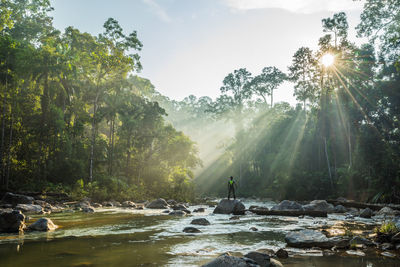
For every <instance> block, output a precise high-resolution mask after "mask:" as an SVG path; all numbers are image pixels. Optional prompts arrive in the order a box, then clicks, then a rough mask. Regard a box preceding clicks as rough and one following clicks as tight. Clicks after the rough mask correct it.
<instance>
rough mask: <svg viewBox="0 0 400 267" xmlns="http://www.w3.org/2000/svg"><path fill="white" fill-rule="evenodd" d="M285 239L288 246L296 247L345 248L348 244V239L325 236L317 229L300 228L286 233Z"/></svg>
mask: <svg viewBox="0 0 400 267" xmlns="http://www.w3.org/2000/svg"><path fill="white" fill-rule="evenodd" d="M285 241H286V243H287V244H288V246H291V247H296V248H312V247H319V248H332V247H337V248H346V247H348V246H349V239H347V238H344V237H339V236H335V237H331V238H328V237H326V236H325V235H324V234H323V233H321V232H320V231H317V230H308V229H306V230H301V231H297V232H290V233H288V234H286V236H285Z"/></svg>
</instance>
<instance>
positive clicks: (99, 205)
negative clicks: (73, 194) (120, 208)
mask: <svg viewBox="0 0 400 267" xmlns="http://www.w3.org/2000/svg"><path fill="white" fill-rule="evenodd" d="M92 207H93V208H101V207H103V205H101V204H100V203H93V204H92Z"/></svg>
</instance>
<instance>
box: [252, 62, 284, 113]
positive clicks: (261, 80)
mask: <svg viewBox="0 0 400 267" xmlns="http://www.w3.org/2000/svg"><path fill="white" fill-rule="evenodd" d="M286 78H287V77H286V74H284V73H283V72H282V71H280V70H279V69H278V68H276V67H265V68H263V69H262V72H261V74H259V75H257V76H256V77H254V79H253V80H252V82H251V85H252V86H251V88H252V92H253V93H254V94H256V95H258V96H261V97H262V99H263V101H264V103H267V100H266V98H265V95H269V96H271V108H272V107H273V104H274V101H273V100H274V90H275V89H277V88H278V87H279V85H281V84H282V83H283V82H284V81H285V80H286Z"/></svg>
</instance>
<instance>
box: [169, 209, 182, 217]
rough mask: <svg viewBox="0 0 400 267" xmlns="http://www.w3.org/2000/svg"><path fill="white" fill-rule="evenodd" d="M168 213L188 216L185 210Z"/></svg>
mask: <svg viewBox="0 0 400 267" xmlns="http://www.w3.org/2000/svg"><path fill="white" fill-rule="evenodd" d="M168 215H172V216H186V212H184V211H183V210H173V211H171V212H170V213H169V214H168Z"/></svg>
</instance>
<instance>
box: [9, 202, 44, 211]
mask: <svg viewBox="0 0 400 267" xmlns="http://www.w3.org/2000/svg"><path fill="white" fill-rule="evenodd" d="M15 209H16V210H20V211H22V212H24V213H43V211H44V210H43V208H42V206H40V205H35V204H18V205H17V206H16V207H15Z"/></svg>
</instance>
